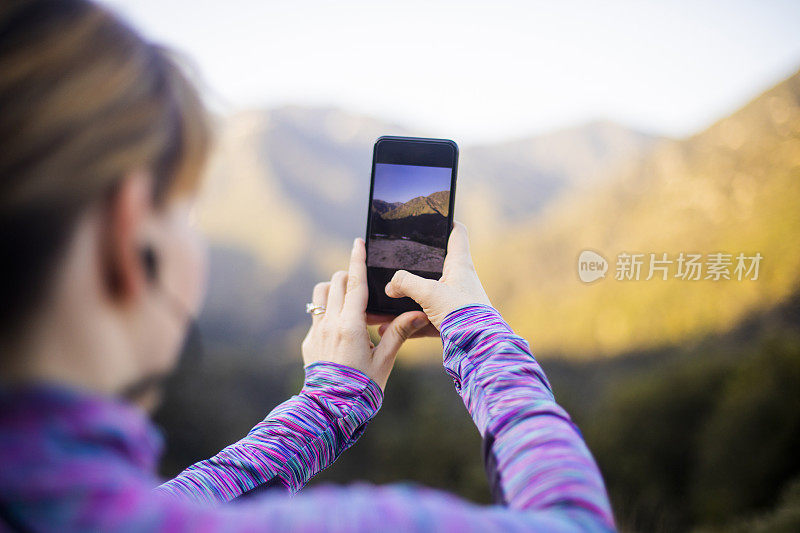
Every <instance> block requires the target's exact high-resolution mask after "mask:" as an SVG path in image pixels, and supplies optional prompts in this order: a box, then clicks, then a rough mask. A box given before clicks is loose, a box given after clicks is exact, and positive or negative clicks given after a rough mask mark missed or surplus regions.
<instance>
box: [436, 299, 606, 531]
mask: <svg viewBox="0 0 800 533" xmlns="http://www.w3.org/2000/svg"><path fill="white" fill-rule="evenodd" d="M441 336H442V344H443V348H444V366H445V369H446V371H447V372H448V374H450V376H451V377H452V378H453V381H454V383H455V387H456V390H457V391H458V393H459V394H460V395H461V398H462V399H463V401H464V405H465V406H466V407H467V410H468V411H469V413H470V415H471V416H472V418H473V420H474V421H475V424H476V426H477V427H478V430H479V431H480V433H481V435H482V436H483V438H484V443H485V448H486V462H487V471H489V472H490V476H491V477H492V479H490V484H492V485H493V486H494V487H496V500H497V501H498V502H500V503H502V504H505V505H506V506H508V507H510V508H512V509H519V510H529V511H534V510H537V511H541V512H544V513H553V514H556V515H557V514H559V513H564V512H566V511H568V510H570V509H572V510H580V511H581V513H582V514H588V515H589V516H593V517H594V519H595V520H596V521H597V525H598V526H601V527H602V528H608V529H613V528H614V518H613V515H612V511H611V506H610V503H609V500H608V496H607V494H606V490H605V486H604V483H603V479H602V477H601V475H600V471H599V469H598V467H597V464H596V463H595V461H594V458H593V457H592V455H591V452H590V451H589V449H588V448H587V446H586V444H585V443H584V441H583V438H582V436H581V433H580V431H579V430H578V428H577V426H575V424H574V423H573V422H572V420H571V419H570V417H569V415H568V414H567V412H566V411H565V410H564V409H563V408H562V407H561V406H559V405H558V404H557V403H556V401H555V398H554V396H553V392H552V389H551V387H550V383H549V382H548V380H547V377H546V376H545V374H544V372H543V370H542V368H541V367H540V366H539V363H538V362H537V361H536V359H535V358H534V356H533V355H532V353H531V350H530V346H529V344H528V342H527V341H526V340H525V339H523V338H522V337H520V336H518V335H516V334H514V332H513V331H512V329H511V327H510V326H509V325H508V324H507V323H506V322H505V321H504V320H503V319H502V317H501V316H500V314H499V313H498V312H497V311H496V310H495V309H494V308H493V307H491V306H488V305H483V304H474V305H469V306H466V307H462V308H460V309H457V310H455V311H452V312H451V313H450V314H448V315H447V316H446V317H445V319H444V320H443V321H442V324H441Z"/></svg>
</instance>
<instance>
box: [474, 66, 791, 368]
mask: <svg viewBox="0 0 800 533" xmlns="http://www.w3.org/2000/svg"><path fill="white" fill-rule="evenodd" d="M799 238H800V74H795V75H794V76H792V77H791V78H789V79H788V80H786V81H784V82H782V83H780V84H779V85H777V86H776V87H774V88H772V89H771V90H769V91H767V92H766V93H764V94H763V95H761V96H759V97H758V98H756V99H755V100H753V101H752V102H750V103H749V104H747V105H746V106H745V107H743V108H742V109H741V110H739V111H738V112H736V113H734V114H733V115H731V116H730V117H728V118H725V119H723V120H720V121H719V122H717V123H716V124H714V125H713V126H711V127H710V128H708V129H707V130H706V131H704V132H702V133H700V134H698V135H695V136H693V137H691V138H688V139H685V140H682V141H663V142H662V143H660V144H659V145H658V146H657V147H656V148H654V150H653V152H652V153H651V154H650V155H649V156H648V157H646V158H644V159H643V160H641V161H637V162H634V163H632V164H630V165H629V166H628V168H626V169H624V170H622V171H621V172H620V174H619V176H618V177H617V178H616V179H613V180H612V181H611V182H605V183H604V184H601V186H598V187H595V188H594V189H593V190H590V191H587V192H584V193H582V194H579V195H575V196H571V197H566V198H564V199H563V200H562V201H559V202H557V203H556V204H554V205H552V206H550V208H549V209H548V210H547V211H546V212H545V213H543V214H542V216H541V217H539V218H538V219H537V220H536V221H535V222H534V223H532V224H530V225H527V226H526V227H521V228H517V229H514V230H511V231H510V232H509V234H508V235H507V236H505V237H504V238H503V239H500V240H498V244H497V245H496V246H493V247H482V248H481V249H480V250H478V251H476V253H477V255H478V258H477V262H478V269H479V273H480V274H481V275H482V278H483V279H484V280H485V285H486V287H487V290H488V292H489V294H491V295H493V302H494V303H495V304H496V305H497V306H499V307H500V309H501V310H502V311H503V312H504V315H505V316H506V317H507V319H508V320H509V321H510V322H511V324H512V326H514V327H515V328H516V329H517V330H518V331H519V332H520V333H522V334H524V335H525V336H527V337H529V338H530V339H531V342H532V344H533V346H534V347H535V348H536V350H537V351H539V352H540V353H542V354H556V353H561V354H563V355H565V356H569V357H575V358H581V357H595V356H598V355H610V354H614V353H618V352H620V351H624V350H631V349H636V348H641V347H652V346H657V345H662V344H665V343H680V342H685V341H688V340H690V339H692V338H694V337H697V336H700V335H703V334H706V333H709V332H715V331H721V330H725V329H727V328H729V327H730V326H732V325H733V324H735V323H736V322H737V321H739V320H740V319H742V318H743V317H744V316H745V315H746V314H747V313H748V312H751V311H756V310H759V309H764V308H768V307H771V306H774V305H775V304H776V303H778V302H780V301H782V300H783V299H785V298H786V297H787V296H788V295H789V294H790V293H791V292H792V291H794V290H796V289H797V287H798V279H800V246H798V242H799V241H798V239H799ZM584 249H592V250H596V251H598V252H601V253H602V254H603V255H604V256H605V257H606V258H607V259H608V260H609V262H610V263H611V264H610V270H609V272H608V275H607V277H606V279H603V280H599V281H596V282H594V283H593V284H590V285H587V284H584V283H582V282H581V281H580V280H579V278H578V276H577V258H578V254H579V253H580V252H581V251H582V250H584ZM620 252H627V253H634V252H639V253H650V252H652V253H657V254H659V255H660V254H661V253H663V252H667V253H668V254H669V255H670V257H671V258H675V256H676V255H677V254H678V253H680V252H686V253H690V252H694V253H703V254H710V253H716V252H725V253H731V254H734V255H735V254H738V253H739V252H744V253H745V254H747V255H751V254H754V253H756V252H760V253H761V254H762V255H763V257H764V259H763V260H762V262H761V267H760V275H759V279H758V280H757V281H735V280H732V281H724V280H723V281H712V280H701V281H684V280H677V279H674V278H672V279H670V280H668V281H661V280H659V279H652V280H650V281H644V280H641V281H617V280H615V279H614V263H616V257H617V254H619V253H620ZM646 266H647V262H645V267H646ZM675 268H676V267H675V265H673V267H672V270H671V271H670V273H671V275H673V274H674V273H675ZM646 275H647V271H646V270H645V269H643V278H644V277H646ZM704 275H705V273H704Z"/></svg>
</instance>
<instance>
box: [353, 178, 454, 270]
mask: <svg viewBox="0 0 800 533" xmlns="http://www.w3.org/2000/svg"><path fill="white" fill-rule="evenodd" d="M451 172H452V170H451V169H450V168H445V167H425V166H417V165H393V164H385V163H378V164H376V165H375V184H374V186H373V190H372V205H371V206H370V217H371V220H370V235H369V243H368V246H367V247H368V254H367V266H371V267H380V268H393V269H401V268H402V269H404V270H416V271H423V272H441V271H442V267H443V265H444V254H445V248H446V245H447V237H448V217H449V207H450V177H451Z"/></svg>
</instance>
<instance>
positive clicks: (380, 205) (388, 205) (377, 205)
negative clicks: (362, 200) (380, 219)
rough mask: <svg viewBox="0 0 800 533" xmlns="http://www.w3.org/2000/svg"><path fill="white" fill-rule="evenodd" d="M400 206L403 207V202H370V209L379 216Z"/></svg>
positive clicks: (374, 200)
mask: <svg viewBox="0 0 800 533" xmlns="http://www.w3.org/2000/svg"><path fill="white" fill-rule="evenodd" d="M401 205H403V202H384V201H383V200H378V199H377V198H375V199H373V200H372V209H373V210H375V211H377V212H378V213H380V214H381V215H383V214H385V213H388V212H389V211H391V210H392V209H395V208H396V207H400V206H401Z"/></svg>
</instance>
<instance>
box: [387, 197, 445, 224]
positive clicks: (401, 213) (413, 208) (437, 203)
mask: <svg viewBox="0 0 800 533" xmlns="http://www.w3.org/2000/svg"><path fill="white" fill-rule="evenodd" d="M449 204H450V192H449V191H437V192H434V193H431V194H429V195H428V196H417V197H416V198H412V199H411V200H409V201H407V202H404V203H401V205H398V206H395V207H394V209H391V210H390V211H388V212H386V213H383V214H382V215H381V218H385V219H389V220H391V219H398V218H405V217H415V216H419V215H426V214H430V215H432V214H438V215H441V216H443V217H446V216H447V208H448V206H449Z"/></svg>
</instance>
